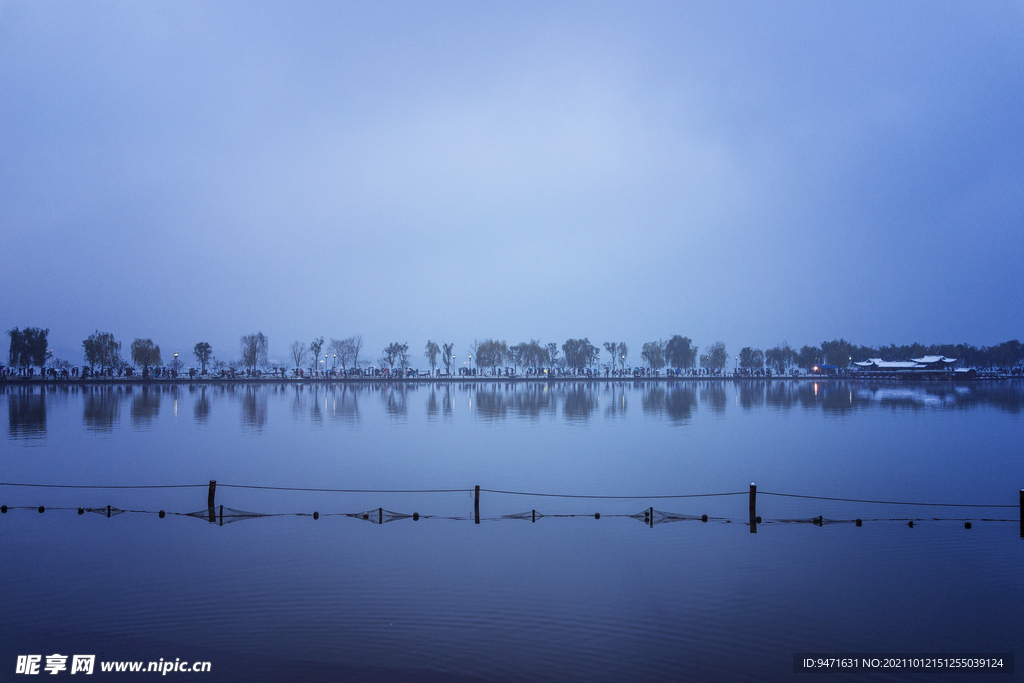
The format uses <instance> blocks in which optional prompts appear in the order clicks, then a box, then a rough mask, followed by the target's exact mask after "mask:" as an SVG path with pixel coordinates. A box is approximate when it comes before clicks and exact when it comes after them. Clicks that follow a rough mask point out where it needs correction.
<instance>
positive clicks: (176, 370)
mask: <svg viewBox="0 0 1024 683" xmlns="http://www.w3.org/2000/svg"><path fill="white" fill-rule="evenodd" d="M172 369H173V370H174V376H175V377H177V376H178V352H177V351H175V352H174V367H173V368H172Z"/></svg>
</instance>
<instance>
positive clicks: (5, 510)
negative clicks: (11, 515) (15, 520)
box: [0, 505, 7, 515]
mask: <svg viewBox="0 0 1024 683" xmlns="http://www.w3.org/2000/svg"><path fill="white" fill-rule="evenodd" d="M0 512H2V513H4V514H5V515H6V514H7V506H6V505H0Z"/></svg>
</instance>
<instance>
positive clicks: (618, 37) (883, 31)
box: [0, 0, 1024, 363]
mask: <svg viewBox="0 0 1024 683" xmlns="http://www.w3.org/2000/svg"><path fill="white" fill-rule="evenodd" d="M1022 35H1024V4H1022V3H1021V2H1020V1H1019V0H1018V1H1013V2H980V3H963V2H949V3H941V2H901V3H883V2H855V3H840V2H829V3H822V2H806V3H801V2H787V3H763V2H751V3H743V2H727V3H718V2H715V3H710V2H709V3H677V2H670V3H657V2H621V3H599V2H585V3H584V2H578V3H555V2H540V3H527V2H515V3H495V2H409V3H402V2H366V3H335V2H324V3H313V2H308V3H283V2H282V3H273V4H270V3H257V2H251V1H246V2H199V3H195V2H180V1H175V2H148V3H137V2H125V3H116V2H103V3H98V2H47V3H40V2H27V1H18V2H9V1H0V233H2V235H3V237H2V240H0V254H2V257H3V263H4V268H3V272H4V278H3V286H2V288H0V326H2V327H3V329H5V330H6V329H9V328H11V327H15V326H19V327H23V326H30V325H31V326H41V327H48V328H50V330H51V336H50V340H51V343H50V345H51V347H52V348H53V350H54V351H55V352H56V354H57V355H58V356H60V357H63V358H66V359H68V360H71V361H73V362H81V340H82V339H84V338H85V337H86V336H87V335H88V334H89V333H91V332H92V331H93V330H95V329H99V330H101V331H109V332H113V333H114V335H115V336H116V337H117V338H118V339H121V340H122V341H124V342H125V348H127V344H128V343H130V341H131V339H133V338H135V337H149V338H152V339H153V340H154V342H156V343H157V344H159V345H160V346H161V349H162V350H163V352H164V356H165V358H167V357H168V356H169V355H170V354H171V353H173V352H174V351H179V352H180V353H182V354H186V355H187V354H189V353H190V352H191V349H192V347H193V345H194V344H195V343H196V342H197V341H209V342H210V343H211V344H212V345H213V347H214V354H215V355H216V356H218V357H220V358H223V359H229V358H233V357H237V356H238V355H239V354H238V339H239V336H240V335H242V334H245V333H250V332H255V331H257V330H261V331H263V332H264V333H265V334H266V335H267V336H268V337H269V338H270V351H271V357H272V358H274V357H277V358H281V359H284V358H286V357H287V347H288V345H289V344H290V343H291V342H292V341H293V340H296V339H299V340H303V341H309V340H310V339H312V338H313V337H314V336H320V335H322V336H325V337H327V338H330V337H332V336H333V337H338V338H341V337H345V336H349V335H351V334H354V333H362V334H363V336H364V340H365V345H366V351H365V352H368V354H369V355H370V356H371V357H375V356H376V355H377V353H378V351H379V349H380V348H382V347H383V346H384V345H385V344H387V343H388V342H390V341H400V342H408V343H409V345H410V347H411V350H412V351H413V352H414V357H416V358H419V357H421V353H422V348H423V345H424V343H425V342H426V340H427V339H433V340H435V341H438V342H444V341H449V342H454V343H455V344H456V352H457V353H458V354H459V355H462V354H464V353H465V352H466V350H467V347H468V345H469V343H470V342H471V341H472V340H473V339H474V338H476V339H481V340H482V339H484V338H488V337H494V338H501V339H506V340H507V341H508V342H509V343H513V342H518V341H523V340H528V339H530V338H540V339H541V341H542V342H548V341H556V342H559V343H561V342H562V341H564V340H565V339H566V338H567V337H584V336H586V337H589V338H590V340H591V341H592V342H595V343H598V344H600V343H601V342H604V341H611V340H616V341H621V340H624V341H626V342H627V343H628V344H629V345H630V346H631V348H632V349H633V354H634V356H635V360H636V362H637V363H639V349H640V346H641V344H642V343H643V342H644V341H649V340H652V339H658V338H667V337H668V336H670V335H672V334H683V335H686V336H689V337H691V338H692V339H693V340H694V342H696V343H697V344H698V345H700V346H701V347H704V346H706V345H707V344H710V343H712V342H714V341H717V340H722V341H724V342H726V344H727V346H728V348H729V351H730V354H732V353H733V352H734V351H736V350H738V349H739V348H740V347H741V346H747V345H750V346H756V347H760V348H767V347H769V346H773V345H775V344H776V343H778V342H781V341H783V340H786V341H788V342H789V343H790V344H792V345H795V346H800V345H802V344H816V343H820V342H821V341H822V340H823V339H832V338H836V337H845V338H847V339H848V340H851V341H854V342H857V343H862V344H884V343H891V342H895V343H907V342H912V341H922V342H926V343H927V342H962V341H966V342H970V343H974V344H979V345H981V344H992V343H997V342H1001V341H1004V340H1007V339H1012V338H1020V337H1021V336H1022V334H1024V333H1022V329H1021V327H1022V325H1021V324H1022V315H1021V309H1022V305H1021V301H1022V294H1024V283H1022V265H1024V126H1022V121H1024V69H1022V65H1024V40H1022V39H1021V36H1022ZM365 352H364V353H365Z"/></svg>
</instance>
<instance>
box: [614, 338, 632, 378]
mask: <svg viewBox="0 0 1024 683" xmlns="http://www.w3.org/2000/svg"><path fill="white" fill-rule="evenodd" d="M615 353H616V355H617V356H618V361H619V366H620V367H621V368H622V371H623V372H625V370H626V357H627V356H629V347H628V346H626V342H619V348H618V349H616V350H615Z"/></svg>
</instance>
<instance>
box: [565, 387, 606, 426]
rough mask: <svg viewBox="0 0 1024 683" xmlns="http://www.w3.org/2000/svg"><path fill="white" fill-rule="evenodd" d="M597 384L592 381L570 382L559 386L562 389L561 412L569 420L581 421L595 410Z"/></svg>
mask: <svg viewBox="0 0 1024 683" xmlns="http://www.w3.org/2000/svg"><path fill="white" fill-rule="evenodd" d="M596 387H597V385H596V384H595V383H593V382H572V383H570V384H569V385H568V386H566V385H565V384H563V385H561V386H559V389H561V390H562V391H561V392H559V393H561V394H562V414H563V415H564V416H565V419H566V420H568V421H569V422H583V421H586V420H589V419H590V416H591V415H593V414H594V411H596V410H597V402H598V398H597V396H598V394H597V390H596Z"/></svg>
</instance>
